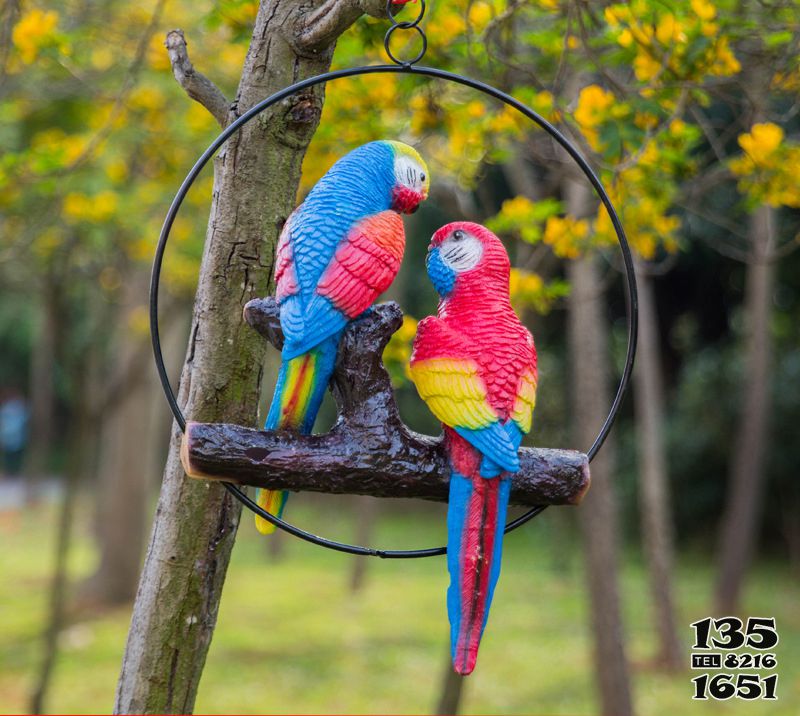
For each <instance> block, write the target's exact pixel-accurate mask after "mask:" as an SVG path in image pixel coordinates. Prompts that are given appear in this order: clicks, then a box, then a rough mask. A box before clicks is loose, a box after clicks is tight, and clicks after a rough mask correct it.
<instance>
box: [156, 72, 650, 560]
mask: <svg viewBox="0 0 800 716" xmlns="http://www.w3.org/2000/svg"><path fill="white" fill-rule="evenodd" d="M373 74H413V75H417V76H423V77H432V78H435V79H440V80H445V81H447V82H454V83H456V84H459V85H462V86H464V87H469V88H471V89H473V90H476V91H478V92H481V93H482V94H484V95H487V96H489V97H493V98H494V99H497V100H499V101H500V102H503V103H504V104H506V105H508V106H511V107H513V108H514V109H516V110H517V111H518V112H520V113H521V114H522V115H524V116H525V117H527V118H528V119H529V120H531V121H532V122H534V123H536V124H537V125H539V127H540V128H541V129H542V130H544V132H546V133H547V134H548V135H549V136H550V137H551V138H552V139H553V140H554V141H555V142H556V143H557V144H558V145H559V146H561V148H562V149H564V151H565V152H566V153H567V154H568V155H569V156H570V157H571V158H572V160H573V161H574V162H575V163H576V164H577V165H578V167H579V168H580V170H581V172H583V174H584V176H585V177H586V179H587V180H588V181H589V183H590V184H591V185H592V187H593V188H594V191H595V193H596V194H597V196H598V197H599V199H600V201H601V202H602V204H603V206H605V208H606V211H607V212H608V215H609V217H610V218H611V223H612V225H613V227H614V231H615V232H616V235H617V241H618V243H619V248H620V251H621V253H622V262H623V266H624V270H625V287H626V290H627V291H626V299H627V301H626V308H627V315H628V347H627V350H626V353H625V365H624V367H623V370H622V376H621V377H620V381H619V385H618V387H617V392H616V394H615V395H614V400H613V401H612V403H611V409H610V410H609V413H608V416H607V417H606V419H605V421H604V422H603V425H602V426H601V427H600V432H599V433H598V434H597V437H596V438H595V440H594V442H593V443H592V445H591V447H590V448H589V450H588V452H587V453H586V454H587V457H588V458H589V461H590V462H591V460H592V459H593V458H594V457H595V455H597V452H598V451H599V450H600V447H601V446H602V445H603V443H604V442H605V440H606V438H607V437H608V434H609V432H611V427H612V425H613V424H614V420H615V419H616V417H617V415H618V414H619V411H620V407H621V406H622V401H623V399H624V397H625V394H626V393H627V390H628V386H629V384H630V379H631V375H632V373H633V361H634V357H635V355H636V339H637V335H638V331H639V301H638V297H637V292H636V274H635V271H634V267H633V256H632V254H631V249H630V246H629V245H628V240H627V238H626V237H625V230H624V229H623V228H622V222H621V221H620V219H619V215H618V214H617V211H616V209H615V208H614V205H613V204H612V202H611V198H610V197H609V195H608V192H606V190H605V188H604V187H603V184H602V183H601V181H600V179H599V178H598V177H597V175H596V174H595V173H594V171H593V170H592V168H591V167H590V166H589V163H588V162H587V161H586V159H584V158H583V156H582V155H581V153H580V152H579V151H578V149H577V148H576V147H575V146H574V145H573V144H572V143H571V142H570V141H569V140H568V139H567V138H566V137H565V136H564V135H563V134H562V133H561V132H560V131H559V130H558V129H556V127H554V126H553V125H552V124H550V122H548V121H547V120H546V119H545V118H544V117H542V116H541V115H540V114H538V113H537V112H535V111H534V110H533V109H531V108H530V107H528V106H527V105H525V104H523V103H522V102H520V101H519V100H518V99H516V98H514V97H512V96H511V95H510V94H507V93H505V92H503V91H502V90H499V89H497V88H496V87H492V86H491V85H489V84H486V83H485V82H481V81H479V80H474V79H471V78H469V77H464V76H463V75H458V74H456V73H454V72H448V71H446V70H439V69H436V68H434V67H418V66H416V65H413V66H412V65H370V66H363V67H350V68H346V69H342V70H336V71H333V72H326V73H324V74H321V75H316V76H314V77H309V78H308V79H305V80H301V81H300V82H296V83H295V84H293V85H290V86H289V87H286V88H284V89H282V90H280V91H278V92H276V93H275V94H273V95H271V96H270V97H267V98H266V99H263V100H261V102H259V103H258V104H256V105H254V106H253V107H251V108H250V109H249V110H248V111H247V112H245V113H244V114H242V115H241V116H240V117H238V118H237V119H236V120H235V121H233V122H231V123H230V124H229V125H228V126H227V127H226V128H225V129H224V130H223V131H222V133H221V134H220V135H219V136H218V137H217V138H216V139H215V140H214V141H213V142H212V143H211V144H210V145H209V147H208V148H207V149H206V150H205V151H204V152H203V153H202V154H201V155H200V158H199V159H198V160H197V162H196V163H195V165H194V166H193V167H192V168H191V170H190V171H189V173H188V174H187V175H186V178H185V179H184V180H183V183H182V184H181V186H180V188H179V189H178V192H177V194H176V195H175V198H174V199H173V200H172V204H171V205H170V207H169V210H168V211H167V216H166V218H165V219H164V225H163V226H162V227H161V234H160V236H159V238H158V244H157V246H156V252H155V257H154V258H153V272H152V274H151V277H150V335H151V338H152V343H153V354H154V357H155V363H156V369H157V370H158V376H159V378H160V380H161V386H162V388H163V390H164V395H165V396H166V398H167V402H168V403H169V406H170V409H171V410H172V414H173V415H174V416H175V421H176V422H177V424H178V426H179V427H180V429H181V430H185V429H186V418H185V417H184V415H183V411H182V410H181V408H180V406H179V405H178V400H177V398H176V397H175V392H174V391H173V390H172V385H171V384H170V382H169V376H168V375H167V369H166V366H165V365H164V356H163V355H162V352H161V339H160V335H159V330H158V289H159V282H160V278H161V266H162V263H163V260H164V251H165V249H166V247H167V240H168V239H169V235H170V231H171V230H172V226H173V224H174V223H175V219H176V217H177V216H178V211H179V210H180V208H181V205H182V204H183V201H184V199H185V198H186V195H187V194H188V193H189V189H191V187H192V185H193V184H194V182H195V180H196V179H197V177H198V175H199V174H200V172H201V171H202V170H203V168H204V167H205V166H206V164H208V162H209V161H210V160H211V158H212V157H213V156H214V155H215V154H216V153H217V151H218V150H219V148H220V147H221V146H222V145H223V144H224V143H225V142H226V141H227V140H228V139H229V138H230V137H231V136H232V135H233V134H235V133H236V132H238V131H239V130H240V129H241V127H242V125H244V124H246V123H247V122H249V121H251V120H252V119H254V118H255V117H257V116H258V115H259V114H261V113H262V112H263V111H264V110H266V109H268V108H269V107H272V106H273V105H274V104H277V103H278V102H281V101H282V100H284V99H286V98H287V97H290V96H291V95H293V94H295V93H297V92H300V91H301V90H305V89H308V88H309V87H315V86H316V85H320V84H325V83H327V82H331V81H334V80H338V79H342V78H345V77H354V76H356V75H373ZM223 485H224V486H225V489H226V490H228V492H230V493H231V495H233V497H235V498H236V499H237V500H239V502H241V503H242V504H243V505H244V506H245V507H247V508H248V509H249V510H251V511H252V512H254V513H255V514H257V515H258V516H259V517H263V518H264V519H265V520H267V521H268V522H270V523H272V524H273V525H275V526H276V527H278V528H280V529H282V530H283V531H284V532H288V533H289V534H291V535H294V536H295V537H299V538H300V539H302V540H305V541H306V542H311V543H312V544H316V545H318V546H320V547H325V548H327V549H332V550H335V551H337V552H346V553H348V554H358V555H365V556H370V557H381V558H384V559H412V558H418V557H434V556H437V555H442V554H445V553H446V552H447V547H432V548H429V549H414V550H380V549H372V548H371V547H361V546H358V545H351V544H346V543H343V542H336V541H333V540H329V539H325V538H324V537H320V536H318V535H315V534H312V533H311V532H307V531H305V530H302V529H300V528H299V527H296V526H295V525H293V524H290V523H289V522H285V521H284V520H282V519H280V518H279V517H276V516H275V515H272V514H270V513H269V512H267V511H266V510H264V509H262V508H261V507H259V506H258V505H257V504H256V503H255V502H253V500H251V499H250V498H249V497H248V496H247V495H246V494H245V493H244V492H243V491H242V490H240V489H239V488H238V487H236V486H235V485H232V484H231V483H228V482H224V483H223ZM546 507H547V505H539V506H537V507H533V508H532V509H530V510H528V511H527V512H526V513H525V514H523V515H521V516H520V517H518V518H517V519H515V520H513V521H512V522H510V523H508V524H507V525H506V528H505V532H511V531H512V530H515V529H517V528H518V527H521V526H522V525H524V524H525V523H526V522H528V521H529V520H531V519H533V518H534V517H536V515H538V514H540V513H541V512H543V511H544V510H545V509H546Z"/></svg>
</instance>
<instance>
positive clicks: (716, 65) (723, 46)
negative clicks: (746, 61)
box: [709, 37, 742, 77]
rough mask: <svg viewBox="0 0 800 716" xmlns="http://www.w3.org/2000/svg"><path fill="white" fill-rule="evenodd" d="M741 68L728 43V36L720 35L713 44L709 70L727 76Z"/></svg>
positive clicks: (714, 73) (713, 73)
mask: <svg viewBox="0 0 800 716" xmlns="http://www.w3.org/2000/svg"><path fill="white" fill-rule="evenodd" d="M741 69H742V66H741V64H740V63H739V60H737V59H736V55H734V54H733V51H732V50H731V48H730V46H729V45H728V38H727V37H721V38H720V39H719V40H718V41H717V43H716V44H715V45H714V62H713V65H712V66H711V69H710V70H709V72H710V73H711V74H712V75H717V76H719V77H727V76H729V75H735V74H736V73H737V72H738V71H739V70H741Z"/></svg>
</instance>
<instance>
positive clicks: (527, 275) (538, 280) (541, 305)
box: [508, 268, 569, 315]
mask: <svg viewBox="0 0 800 716" xmlns="http://www.w3.org/2000/svg"><path fill="white" fill-rule="evenodd" d="M508 288H509V294H510V295H511V303H512V304H513V306H514V308H515V309H516V310H517V312H519V313H521V312H522V311H524V310H526V309H533V310H534V311H536V312H537V313H539V314H542V315H543V314H546V313H548V312H549V311H550V309H551V308H552V307H553V304H554V303H555V301H556V300H557V299H559V298H561V297H563V296H566V295H567V294H568V293H569V284H567V283H566V282H564V281H561V280H558V279H557V280H554V281H550V282H549V283H545V281H544V279H543V278H542V277H541V276H540V275H539V274H538V273H534V272H533V271H526V270H525V269H518V268H512V269H511V277H510V280H509V286H508Z"/></svg>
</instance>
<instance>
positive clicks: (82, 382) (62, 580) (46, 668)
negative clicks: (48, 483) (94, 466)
mask: <svg viewBox="0 0 800 716" xmlns="http://www.w3.org/2000/svg"><path fill="white" fill-rule="evenodd" d="M88 375H89V373H88V371H84V370H80V371H76V372H75V374H74V378H73V386H74V390H75V394H74V397H75V415H74V419H73V421H72V424H71V429H70V431H69V436H68V438H69V444H70V447H71V449H70V452H69V459H68V463H67V466H66V471H65V476H64V496H63V499H62V503H61V510H60V513H59V517H58V531H57V533H56V554H55V563H54V566H53V578H52V582H51V585H50V595H49V597H50V604H49V610H50V611H49V614H48V617H47V625H46V627H45V631H44V635H43V642H44V644H43V650H44V654H43V656H42V663H41V666H40V668H39V673H38V674H37V677H36V682H35V685H34V687H33V690H32V692H31V706H30V712H31V713H32V714H41V713H44V712H45V704H46V699H47V692H48V691H49V688H50V684H51V682H52V676H53V671H54V669H55V665H56V660H57V657H58V637H59V635H60V633H61V630H62V629H63V628H64V621H65V612H66V600H67V588H68V566H69V565H68V557H69V551H70V545H71V542H72V523H73V518H74V515H75V502H76V500H77V497H78V488H79V486H80V479H81V477H82V475H84V474H85V473H86V472H88V470H87V465H88V462H89V457H90V453H91V451H90V449H89V446H90V444H91V440H92V438H91V434H90V433H91V429H90V426H91V417H90V414H89V402H90V401H89V399H88V396H87V392H88V391H89V386H87V377H88Z"/></svg>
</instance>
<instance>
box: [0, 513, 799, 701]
mask: <svg viewBox="0 0 800 716" xmlns="http://www.w3.org/2000/svg"><path fill="white" fill-rule="evenodd" d="M288 512H289V514H288V516H290V517H291V518H292V519H295V520H297V521H298V522H299V523H301V524H306V525H308V526H309V527H310V528H312V529H315V530H318V531H320V532H322V533H324V534H326V535H330V536H333V537H337V538H341V539H347V538H348V536H349V535H350V534H351V533H352V532H353V526H352V520H353V513H352V512H351V511H350V509H349V505H348V503H346V502H345V501H343V500H336V499H335V498H325V501H315V502H314V503H312V504H309V503H308V502H307V501H304V500H301V499H298V500H294V501H293V502H292V503H291V505H290V509H289V511H288ZM554 513H555V511H554V510H553V511H551V512H548V513H545V515H543V516H542V517H541V518H539V519H538V520H535V521H534V523H532V524H530V525H528V526H527V527H525V528H523V529H521V530H519V531H518V532H516V533H514V534H512V535H510V536H509V537H508V538H507V541H506V552H505V557H504V564H503V576H502V579H501V580H500V584H499V585H498V589H497V592H496V595H495V601H494V605H493V608H492V615H491V618H490V620H489V625H488V628H487V631H486V634H485V636H484V639H483V643H482V645H481V653H480V658H479V660H478V667H477V670H476V671H475V673H474V674H473V675H472V676H470V677H469V679H468V680H467V683H466V689H465V695H464V700H463V712H464V713H493V714H498V713H504V714H505V713H508V714H511V713H519V714H594V713H596V711H597V707H596V700H595V697H594V691H593V679H592V660H591V641H590V634H589V632H588V629H587V618H586V601H587V600H586V591H585V588H584V576H583V572H582V567H581V560H580V557H579V554H578V553H577V547H576V546H575V543H574V541H572V540H571V539H570V538H569V537H570V535H571V530H570V529H569V527H568V526H567V525H565V523H564V521H563V520H560V519H558V518H557V517H554ZM87 514H88V511H87V512H84V513H82V515H81V516H82V517H84V518H86V517H87ZM443 514H444V513H443V511H441V510H440V509H439V508H438V507H435V506H431V507H430V508H426V509H424V510H422V511H419V510H417V509H416V508H415V511H414V513H413V514H404V513H403V512H401V511H399V510H397V509H393V510H392V511H391V512H389V513H388V514H386V515H384V516H383V517H382V518H381V520H380V527H379V529H378V534H377V536H376V538H375V542H376V545H377V546H381V547H386V548H397V547H405V546H414V547H416V546H432V545H433V544H434V543H438V542H441V541H442V538H443V535H444V529H443V526H442V520H443ZM53 517H54V511H53V509H52V508H45V509H44V510H43V511H40V512H37V513H35V514H33V513H31V514H23V515H21V516H19V515H9V514H8V513H6V514H4V515H0V534H2V545H3V550H2V554H3V556H2V575H3V576H2V579H0V711H2V712H3V713H9V712H24V711H25V710H26V708H27V699H28V693H29V690H30V687H31V683H32V674H33V673H34V669H35V668H36V666H37V664H38V660H39V657H40V632H41V623H42V618H43V615H44V613H45V605H46V596H47V584H48V577H47V575H48V572H49V570H50V565H51V563H52V551H53V549H52V541H53V537H54V535H53V522H54V519H53ZM84 522H88V519H87V520H85V521H84ZM83 524H84V523H82V525H83ZM76 531H77V535H76V540H75V548H74V550H73V554H72V561H71V574H72V578H73V580H77V579H79V578H80V577H81V576H84V575H86V574H88V573H89V572H90V571H91V568H92V565H93V563H94V559H95V554H94V552H93V548H92V542H91V539H90V534H89V530H88V527H85V526H79V527H78V529H77V530H76ZM266 539H269V538H260V537H258V536H257V535H256V534H255V530H254V528H253V527H252V525H251V521H250V519H249V517H248V518H247V519H246V520H245V523H244V524H243V525H242V528H241V530H240V533H239V540H238V543H237V546H236V549H235V551H234V556H233V563H232V565H231V568H230V571H229V573H228V580H227V583H226V586H225V592H224V594H223V600H222V606H221V609H220V615H219V622H218V626H217V630H216V634H215V636H214V641H213V643H212V646H211V651H210V654H209V657H208V662H207V664H206V669H205V673H204V678H203V681H202V682H201V685H200V693H199V695H198V699H197V709H196V710H197V712H198V713H405V714H414V713H431V712H432V709H433V706H434V704H435V702H436V698H437V694H438V690H439V684H440V681H441V677H442V674H443V671H444V669H445V659H446V643H447V632H448V629H447V616H446V613H445V606H444V593H445V589H446V585H447V575H446V569H445V564H444V560H443V559H442V558H432V559H423V560H413V561H382V560H378V559H373V560H371V562H370V564H369V565H368V567H369V569H368V572H367V578H366V583H365V586H364V588H363V589H362V590H361V591H360V592H359V593H357V594H352V593H351V592H350V590H349V577H350V570H351V569H352V564H353V562H352V560H353V559H355V558H353V557H348V556H345V555H340V554H336V553H333V552H329V551H326V550H322V549H319V548H316V547H313V546H311V545H308V544H305V543H302V542H299V541H297V540H293V539H287V540H286V542H285V549H284V551H283V554H282V557H281V559H280V560H278V561H274V560H270V558H269V557H268V554H267V546H266ZM711 567H712V565H711V564H709V563H708V562H707V561H705V560H703V559H701V558H698V557H696V556H683V557H682V559H681V560H680V564H679V571H678V574H677V598H678V601H679V608H680V615H679V623H680V624H681V634H680V636H681V639H682V641H683V643H684V644H685V647H686V662H687V668H686V670H685V671H682V672H680V673H677V674H671V675H668V674H663V673H659V672H658V671H656V670H654V669H653V668H652V667H651V666H649V665H648V664H649V663H650V660H651V658H652V656H653V651H654V644H653V635H652V631H651V626H650V621H651V611H650V600H649V598H648V590H647V581H646V575H645V573H644V570H643V566H642V564H641V562H640V560H639V559H638V558H637V557H636V556H635V553H633V552H630V553H629V554H628V558H627V560H626V562H625V564H624V566H623V575H622V593H623V597H624V608H625V617H626V627H627V639H628V645H629V655H630V659H631V661H632V665H633V680H634V698H635V703H636V709H637V713H638V714H640V715H642V716H661V715H662V714H670V715H671V714H684V713H686V714H728V713H741V714H753V715H760V714H770V715H772V714H777V715H780V714H786V715H787V716H788V715H789V714H791V715H792V716H794V715H795V714H797V713H798V711H800V609H798V604H800V600H799V598H800V588H799V587H798V584H797V583H796V582H793V581H792V579H791V577H790V576H789V574H788V571H787V570H786V569H785V568H784V567H783V566H782V565H778V564H770V563H768V562H762V563H761V564H759V565H758V567H757V568H756V570H755V571H754V573H753V575H752V579H751V581H750V584H749V588H748V590H747V595H746V602H745V607H746V610H745V612H744V614H743V616H774V617H776V619H777V624H778V629H779V632H780V636H781V641H780V643H779V644H778V646H777V647H776V649H775V651H776V653H777V656H778V661H779V666H778V672H779V674H780V677H779V681H778V689H777V693H778V697H779V700H778V701H777V702H762V701H757V702H744V701H740V700H736V699H732V700H730V701H728V702H724V703H715V702H713V701H708V702H698V701H692V700H691V694H692V684H691V683H690V679H691V678H692V677H693V676H696V675H697V673H699V672H694V673H692V672H690V670H689V669H688V662H689V646H690V642H691V633H690V628H689V624H690V623H691V622H693V621H695V620H697V619H701V618H703V617H705V616H708V615H709V607H708V603H709V595H710V591H711V589H710V583H711V577H712V570H711ZM129 618H130V610H129V608H124V609H119V610H115V611H113V612H109V613H105V614H102V615H98V616H96V618H93V619H82V620H81V621H78V622H75V623H72V624H71V625H70V626H68V628H67V629H66V630H65V631H64V632H63V634H62V639H61V655H60V658H59V660H58V663H57V667H56V673H55V678H54V682H53V688H52V690H51V692H50V695H49V699H48V710H49V711H51V712H58V713H107V712H109V710H110V708H111V706H112V702H113V695H114V687H115V682H116V678H117V673H118V669H119V664H120V659H121V655H122V649H123V646H124V641H125V635H126V631H127V628H128V621H129Z"/></svg>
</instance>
